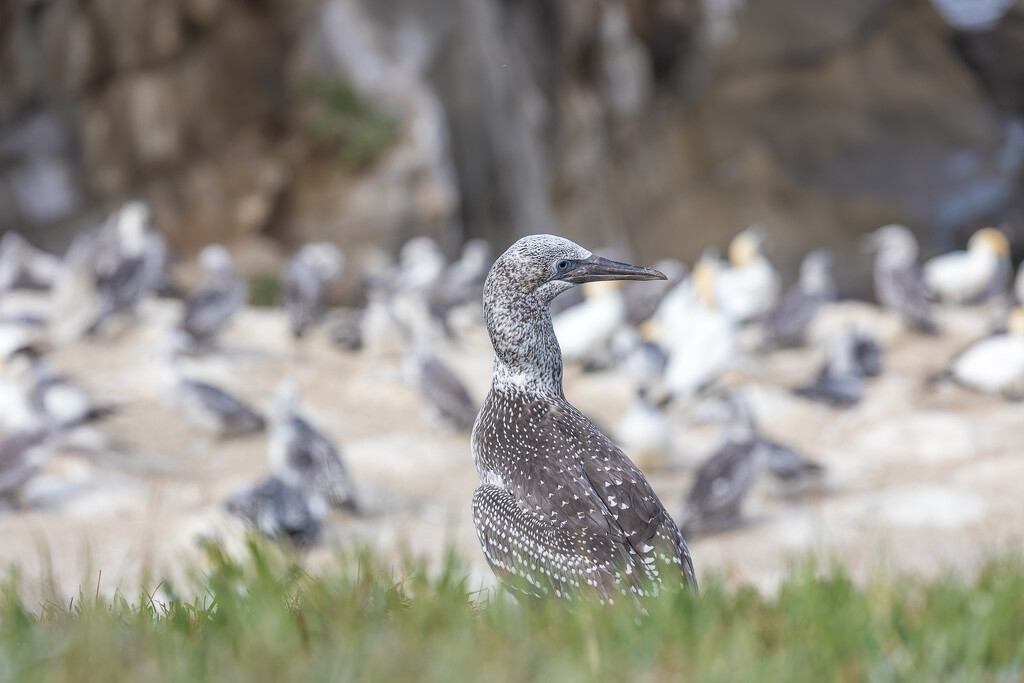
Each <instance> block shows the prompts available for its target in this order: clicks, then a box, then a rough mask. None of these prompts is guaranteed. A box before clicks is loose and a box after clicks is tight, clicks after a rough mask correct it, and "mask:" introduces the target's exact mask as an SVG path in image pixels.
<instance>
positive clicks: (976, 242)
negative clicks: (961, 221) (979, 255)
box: [967, 228, 1010, 258]
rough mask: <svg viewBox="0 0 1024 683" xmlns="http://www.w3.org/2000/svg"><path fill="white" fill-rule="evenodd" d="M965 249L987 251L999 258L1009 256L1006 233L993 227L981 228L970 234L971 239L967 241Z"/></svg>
mask: <svg viewBox="0 0 1024 683" xmlns="http://www.w3.org/2000/svg"><path fill="white" fill-rule="evenodd" d="M967 249H968V250H969V251H975V250H982V251H989V252H991V253H993V254H995V255H996V256H998V257H1000V258H1008V257H1009V256H1010V243H1009V241H1007V239H1006V235H1004V234H1003V233H1002V232H1000V231H999V230H996V229H995V228H982V229H981V230H979V231H978V232H976V233H974V234H973V235H971V239H970V240H968V241H967Z"/></svg>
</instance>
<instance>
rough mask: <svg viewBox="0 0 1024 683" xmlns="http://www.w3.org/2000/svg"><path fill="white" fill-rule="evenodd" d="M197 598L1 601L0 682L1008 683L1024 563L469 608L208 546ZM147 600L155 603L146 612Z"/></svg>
mask: <svg viewBox="0 0 1024 683" xmlns="http://www.w3.org/2000/svg"><path fill="white" fill-rule="evenodd" d="M209 553H210V567H209V568H208V571H207V572H206V573H205V574H204V575H203V578H202V579H201V582H200V586H201V590H200V592H199V593H198V595H200V596H201V597H199V598H195V599H192V600H191V601H189V600H187V599H183V598H182V597H180V596H179V595H178V594H177V593H176V592H175V590H174V588H173V587H171V586H168V585H167V584H166V583H161V584H159V585H157V586H156V587H155V588H154V591H153V593H152V594H148V593H142V594H141V595H140V597H139V598H138V599H137V600H136V601H132V600H130V599H129V598H128V597H126V596H123V595H120V594H115V596H114V597H113V598H109V599H108V598H104V597H103V596H102V595H101V594H100V591H99V590H98V589H97V590H96V591H95V594H94V595H93V594H90V593H92V591H90V590H89V589H87V588H83V589H82V594H80V595H79V596H78V597H77V598H75V599H73V600H71V601H70V602H69V603H68V604H64V605H60V604H56V603H55V602H53V601H50V600H46V601H43V602H41V603H39V604H30V601H26V598H25V597H24V592H23V591H21V590H20V588H19V583H18V578H17V576H12V577H9V578H8V579H7V580H6V581H5V582H4V584H3V588H2V590H0V680H3V681H9V680H37V681H38V680H49V681H61V680H75V681H86V680H97V681H99V680H147V681H148V680H183V681H185V680H187V681H198V680H212V681H234V680H239V681H260V680H267V681H270V680H273V681H287V680H295V681H297V680H304V681H305V680H439V681H451V680H487V681H497V680H510V681H514V680H552V681H554V680H557V681H577V680H578V681H590V680H595V679H597V680H680V679H684V678H686V679H690V678H692V679H699V680H729V681H740V680H758V681H762V680H818V681H822V680H873V681H885V680H900V681H905V680H946V681H953V680H972V681H973V680H1005V681H1011V680H1012V681H1018V680H1021V678H1022V676H1024V565H1022V564H1021V562H1020V561H1019V560H1016V559H1014V560H1006V559H1003V560H992V561H990V562H989V563H988V564H987V565H986V566H985V567H984V568H983V569H982V570H981V571H980V572H978V574H977V575H975V576H974V578H972V579H964V578H952V577H946V578H943V579H938V580H924V579H920V578H909V577H893V576H889V577H887V578H881V576H879V577H876V578H875V579H873V580H871V581H869V582H868V583H867V584H866V586H865V587H863V588H862V587H858V586H856V585H855V584H853V583H852V582H851V581H850V580H849V579H848V577H847V576H845V575H844V573H843V571H842V570H841V569H839V568H830V569H828V570H826V571H822V570H821V568H820V567H816V566H815V565H814V563H811V562H808V563H806V564H805V565H804V566H803V567H802V568H797V569H794V570H792V571H791V573H790V576H789V577H788V578H787V579H786V580H785V581H783V582H782V584H781V585H780V588H779V590H778V593H777V594H776V595H775V596H774V597H771V598H769V597H765V596H763V595H762V594H761V593H760V592H758V591H757V590H755V589H753V588H750V587H740V588H737V589H730V588H726V587H725V583H724V582H723V581H719V580H715V579H714V578H712V579H711V580H710V581H709V580H708V579H707V578H705V583H706V584H707V585H705V586H703V588H702V595H701V596H700V597H697V596H694V595H691V594H687V593H677V594H672V595H664V596H662V598H660V599H658V600H657V601H654V602H651V603H649V604H648V605H647V606H646V610H647V611H646V613H645V614H638V613H637V612H636V611H635V609H634V608H633V607H631V606H628V605H617V606H615V607H613V608H606V607H600V606H598V605H596V604H580V603H577V604H574V605H572V606H567V605H566V604H565V603H563V602H555V601H548V602H529V603H517V602H516V601H514V600H513V599H512V598H511V597H510V596H509V595H507V594H505V593H498V594H496V595H489V594H488V595H484V594H480V593H476V592H473V591H472V589H471V587H470V586H469V585H468V581H467V579H466V578H465V577H466V572H465V571H464V569H463V567H462V565H461V564H460V562H459V560H458V559H457V558H456V557H455V556H454V555H450V556H449V559H448V560H447V562H446V563H445V564H444V566H443V567H442V568H441V569H440V570H439V571H437V572H428V571H427V570H426V569H425V568H424V566H423V565H422V564H421V563H418V562H416V561H411V560H410V561H408V562H406V564H405V567H406V569H405V570H403V571H402V572H401V575H397V574H395V572H394V570H392V569H389V568H388V566H387V565H386V564H385V563H384V562H382V561H380V560H378V559H376V558H375V557H373V556H372V555H371V554H368V553H361V554H358V555H355V554H353V555H349V556H347V557H345V558H343V560H344V561H342V562H340V563H339V568H338V569H335V570H331V572H329V573H326V574H323V575H320V576H312V575H310V574H309V573H306V572H304V571H302V570H299V569H297V568H295V567H294V566H293V565H290V564H289V563H288V561H287V560H286V559H285V558H283V557H282V556H281V555H279V554H277V553H275V552H273V551H271V550H269V549H268V547H267V546H264V545H261V544H259V543H255V542H254V543H253V544H252V545H251V549H250V554H249V556H248V558H247V559H245V560H242V561H236V560H232V559H230V558H229V557H228V556H226V555H225V554H224V553H222V552H221V551H219V550H218V549H216V548H211V549H210V550H209ZM156 596H159V597H156Z"/></svg>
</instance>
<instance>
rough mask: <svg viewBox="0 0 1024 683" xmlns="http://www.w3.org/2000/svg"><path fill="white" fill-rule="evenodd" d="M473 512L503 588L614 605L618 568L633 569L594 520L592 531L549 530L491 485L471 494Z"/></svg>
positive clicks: (575, 527) (544, 520)
mask: <svg viewBox="0 0 1024 683" xmlns="http://www.w3.org/2000/svg"><path fill="white" fill-rule="evenodd" d="M472 510H473V523H474V526H475V527H476V532H477V537H478V538H479V539H480V546H481V547H482V548H483V551H484V557H486V558H487V562H488V564H490V565H491V568H492V569H493V570H494V573H495V574H496V575H497V576H498V577H499V578H501V579H502V580H503V581H504V582H505V583H506V584H508V585H509V586H510V587H512V588H515V589H517V590H520V591H522V592H524V593H528V594H531V595H537V596H542V595H545V594H548V593H553V594H554V595H556V596H567V595H573V594H581V593H596V594H597V595H598V596H599V597H600V598H601V599H602V600H614V599H615V596H616V595H617V594H618V593H619V592H620V590H621V589H620V585H619V581H620V579H621V576H622V571H623V568H629V569H630V570H631V569H632V564H631V563H629V561H628V556H627V554H626V549H625V547H624V545H623V544H622V543H621V542H617V539H616V538H615V537H614V536H610V535H609V534H607V533H604V530H603V529H601V528H600V522H599V521H598V520H594V521H595V522H597V524H596V526H595V527H593V528H588V527H587V526H586V525H580V524H568V523H566V522H563V523H561V524H553V523H552V522H551V519H550V517H547V516H545V515H543V514H542V513H538V512H536V511H533V510H530V509H524V506H523V504H522V503H521V501H519V500H518V499H517V496H516V495H515V494H513V493H512V492H510V491H508V490H506V489H504V488H501V487H499V486H496V485H494V484H484V485H482V486H480V487H478V488H477V489H476V491H475V492H474V493H473V507H472ZM581 531H582V533H581ZM623 583H625V582H623Z"/></svg>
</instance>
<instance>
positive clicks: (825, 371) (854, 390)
mask: <svg viewBox="0 0 1024 683" xmlns="http://www.w3.org/2000/svg"><path fill="white" fill-rule="evenodd" d="M863 384H864V383H863V381H862V380H861V378H860V376H858V375H856V374H852V373H846V374H838V373H835V372H832V371H831V369H830V368H829V366H827V365H826V366H825V367H824V368H822V370H821V372H820V373H818V376H817V378H815V380H814V382H813V383H811V384H808V385H807V386H804V387H799V388H797V389H796V390H794V393H795V394H796V395H798V396H803V397H804V398H807V399H810V400H812V401H819V402H822V403H828V404H831V405H836V406H851V405H854V404H856V403H857V402H859V401H860V398H861V395H862V391H863Z"/></svg>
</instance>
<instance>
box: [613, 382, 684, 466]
mask: <svg viewBox="0 0 1024 683" xmlns="http://www.w3.org/2000/svg"><path fill="white" fill-rule="evenodd" d="M615 441H616V442H617V443H618V444H619V447H620V448H622V450H623V452H625V453H629V459H630V460H632V461H633V463H634V464H635V465H636V466H637V467H639V468H640V469H641V470H642V471H644V472H653V471H655V470H659V469H663V468H664V467H665V465H666V464H667V463H668V461H669V458H670V456H671V454H672V433H671V429H669V424H668V418H666V417H665V414H664V413H662V412H661V411H660V410H658V408H657V407H656V406H655V405H654V403H653V402H652V401H651V399H650V398H649V397H648V395H647V391H646V389H644V388H643V386H641V387H639V388H638V389H637V391H636V394H635V396H634V398H633V401H631V402H630V405H629V409H627V410H626V412H625V414H623V416H622V417H621V418H620V419H619V421H618V422H617V423H616V424H615Z"/></svg>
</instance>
